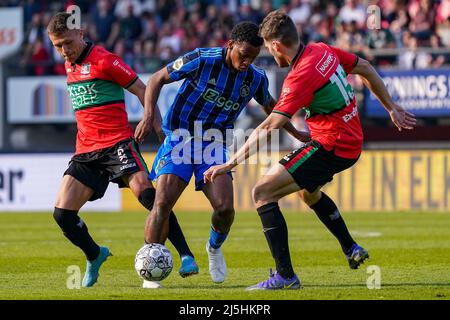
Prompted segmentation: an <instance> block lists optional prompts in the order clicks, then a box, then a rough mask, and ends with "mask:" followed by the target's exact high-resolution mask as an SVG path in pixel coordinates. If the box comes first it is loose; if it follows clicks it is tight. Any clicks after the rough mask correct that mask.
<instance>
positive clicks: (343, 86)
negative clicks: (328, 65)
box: [330, 65, 355, 106]
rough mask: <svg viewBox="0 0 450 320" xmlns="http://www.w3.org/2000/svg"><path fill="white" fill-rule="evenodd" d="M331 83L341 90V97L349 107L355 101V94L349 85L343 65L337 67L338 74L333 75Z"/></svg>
mask: <svg viewBox="0 0 450 320" xmlns="http://www.w3.org/2000/svg"><path fill="white" fill-rule="evenodd" d="M330 81H331V83H333V84H335V85H336V86H337V87H338V88H339V91H340V92H341V95H342V97H343V98H344V100H345V105H346V106H348V105H349V104H350V102H351V101H352V100H353V98H354V96H355V93H354V92H353V89H352V87H351V86H350V84H349V83H348V81H347V76H346V74H345V71H344V69H342V67H341V65H339V66H338V67H337V69H336V72H335V73H333V75H332V76H331V77H330Z"/></svg>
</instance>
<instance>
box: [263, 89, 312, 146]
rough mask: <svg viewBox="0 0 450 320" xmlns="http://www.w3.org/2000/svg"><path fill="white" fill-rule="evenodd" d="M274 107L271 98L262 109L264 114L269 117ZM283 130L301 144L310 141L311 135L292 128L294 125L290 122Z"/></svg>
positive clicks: (273, 101)
mask: <svg viewBox="0 0 450 320" xmlns="http://www.w3.org/2000/svg"><path fill="white" fill-rule="evenodd" d="M275 105H276V102H275V100H274V99H273V98H272V96H271V97H270V99H269V102H268V103H267V104H265V105H263V106H262V107H263V110H264V112H265V113H266V114H267V115H268V116H269V115H270V114H271V113H272V110H273V108H274V107H275ZM283 128H284V130H286V131H287V132H288V133H289V134H290V135H291V136H293V137H294V138H295V139H298V140H300V141H303V142H308V141H309V140H311V135H310V134H309V132H307V131H299V130H297V129H296V128H295V127H294V125H293V124H292V122H290V121H289V122H287V123H286V124H285V125H284V127H283Z"/></svg>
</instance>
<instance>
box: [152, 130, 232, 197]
mask: <svg viewBox="0 0 450 320" xmlns="http://www.w3.org/2000/svg"><path fill="white" fill-rule="evenodd" d="M228 159H229V153H228V149H227V147H226V146H225V145H224V144H223V143H222V142H215V141H204V140H200V139H199V140H195V139H193V138H192V139H189V138H187V139H186V138H185V139H184V140H183V139H181V141H180V138H179V137H176V136H174V135H168V136H167V137H166V139H165V140H164V143H163V144H162V145H161V147H160V148H159V150H158V153H157V155H156V158H155V161H154V162H153V167H152V171H151V172H150V175H149V177H150V179H151V180H157V179H158V177H159V176H161V175H163V174H174V175H176V176H178V177H179V178H181V179H182V180H184V181H185V182H186V183H189V181H190V180H191V177H192V175H194V176H195V190H196V191H200V190H202V189H203V186H204V185H205V183H204V182H203V173H204V172H205V171H206V170H208V169H209V168H210V167H212V166H215V165H218V164H223V163H225V162H227V161H228ZM228 174H229V175H230V177H232V176H231V172H229V173H228Z"/></svg>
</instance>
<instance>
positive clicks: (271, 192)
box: [205, 11, 416, 290]
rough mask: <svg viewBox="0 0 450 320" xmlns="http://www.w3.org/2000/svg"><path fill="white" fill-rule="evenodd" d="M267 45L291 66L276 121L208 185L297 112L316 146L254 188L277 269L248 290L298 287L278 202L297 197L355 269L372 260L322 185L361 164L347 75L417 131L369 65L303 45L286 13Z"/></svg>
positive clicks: (215, 171)
mask: <svg viewBox="0 0 450 320" xmlns="http://www.w3.org/2000/svg"><path fill="white" fill-rule="evenodd" d="M260 34H261V36H262V37H263V39H264V45H265V47H266V48H267V49H268V51H269V52H270V54H272V55H273V56H274V58H275V61H276V62H277V64H278V65H279V66H280V67H290V71H289V73H288V75H287V77H286V79H285V81H284V83H283V88H282V92H281V95H280V98H279V100H278V103H277V105H276V106H275V108H274V109H273V111H272V113H271V115H270V116H269V117H267V119H266V120H265V121H264V122H263V123H262V124H261V125H260V126H259V127H258V128H257V129H256V130H255V131H254V132H253V133H252V135H251V136H250V137H249V139H248V140H247V142H246V144H245V145H244V146H242V148H241V149H240V150H239V151H238V152H237V153H236V154H235V155H234V156H233V157H232V158H231V159H230V160H229V161H228V162H227V163H226V164H223V165H220V166H215V167H212V168H210V169H209V170H208V171H207V172H205V180H209V181H214V178H215V177H216V176H218V175H221V174H224V173H226V172H228V171H230V170H231V169H232V168H234V167H235V166H236V165H237V164H238V162H239V161H241V160H243V159H245V158H246V157H248V156H249V155H250V154H251V151H250V152H249V150H255V149H256V148H254V146H255V145H256V143H258V141H265V140H266V138H267V136H268V135H270V132H271V131H272V130H274V129H278V128H281V127H283V126H284V125H285V124H286V123H287V122H288V121H289V119H290V118H291V117H292V115H294V114H295V113H296V112H297V111H298V110H299V109H301V108H304V109H305V110H306V122H307V124H308V126H309V129H310V131H311V141H310V142H308V143H306V145H305V146H304V147H302V148H300V149H297V150H294V151H293V152H291V153H290V154H288V155H286V156H285V157H283V158H282V159H281V160H280V162H279V164H277V165H276V166H274V167H272V168H271V169H270V171H269V172H268V174H266V175H265V176H264V177H263V178H262V179H261V180H260V181H259V182H258V183H257V184H256V186H255V187H254V189H253V192H252V194H253V200H254V202H255V204H256V207H257V211H258V214H259V216H260V219H261V222H262V225H263V230H264V234H265V236H266V240H267V242H268V244H269V248H270V250H271V252H272V256H273V257H274V259H275V263H276V272H275V273H271V274H270V277H269V279H268V280H266V281H263V282H260V283H258V284H256V285H254V286H251V287H249V288H248V289H249V290H271V289H298V288H300V286H301V284H300V280H299V279H298V277H297V276H296V275H295V273H294V270H293V267H292V264H291V258H290V254H289V245H288V231H287V226H286V222H285V220H284V218H283V215H282V213H281V211H280V208H279V206H278V201H279V200H280V199H281V198H283V197H284V196H286V195H288V194H291V193H293V192H299V195H300V197H301V198H302V199H303V201H304V202H305V203H306V204H307V205H309V207H310V208H311V209H313V210H314V211H315V212H316V214H317V215H318V217H319V219H320V220H321V221H322V222H323V223H324V224H325V226H326V227H327V228H328V229H329V230H330V231H331V232H332V233H333V235H334V236H335V237H336V238H337V239H338V240H339V242H340V244H341V247H342V250H343V252H344V254H345V256H346V258H347V260H348V263H349V265H350V268H352V269H356V268H358V266H359V265H360V264H361V263H363V262H364V260H365V259H367V258H368V257H369V255H368V252H367V251H366V250H365V249H363V248H362V247H360V246H359V245H358V244H357V243H356V242H355V241H354V240H353V238H352V237H351V235H350V233H349V232H348V230H347V227H346V225H345V222H344V220H343V219H342V216H341V214H340V212H339V210H338V208H337V207H336V205H335V203H334V202H333V200H331V199H330V198H329V197H328V196H327V195H326V194H325V193H323V192H322V191H321V188H322V186H323V185H324V184H326V183H328V182H330V181H331V180H332V179H333V175H334V174H336V173H338V172H341V171H343V170H345V169H348V168H350V167H351V166H352V165H354V164H355V163H356V161H357V160H358V158H359V156H360V153H361V147H362V143H363V134H362V129H361V124H360V120H359V116H358V109H357V106H356V102H355V95H354V92H353V89H352V87H351V86H350V85H349V84H348V82H347V74H349V73H351V74H358V75H359V76H360V77H361V79H362V80H363V82H364V83H365V84H366V85H367V87H368V88H369V89H370V90H371V91H372V92H373V93H374V94H375V96H376V97H377V98H378V99H379V101H380V102H381V103H382V105H383V106H384V108H385V109H386V110H387V111H388V112H389V115H390V117H391V119H392V122H393V123H394V125H395V126H396V127H397V128H398V130H402V129H413V127H414V126H415V123H416V120H415V117H414V115H413V114H411V113H409V112H406V111H405V110H404V109H403V108H402V107H401V106H399V105H397V104H396V103H395V102H394V101H393V100H392V98H391V96H390V95H389V93H388V91H387V90H386V87H385V85H384V83H383V81H382V79H381V78H380V76H379V75H378V73H377V72H376V71H375V69H374V68H373V67H372V66H371V65H370V64H369V63H368V62H367V61H366V60H364V59H361V58H358V57H357V56H356V55H354V54H350V53H347V52H345V51H342V50H340V49H338V48H335V47H332V46H328V45H326V44H324V43H310V44H308V45H304V44H303V43H301V41H299V38H298V33H297V29H296V27H295V24H294V23H293V22H292V20H291V19H290V18H289V16H288V15H286V14H285V13H283V12H281V11H273V12H271V13H269V14H268V15H267V16H266V17H265V18H264V20H263V22H262V24H261V26H260Z"/></svg>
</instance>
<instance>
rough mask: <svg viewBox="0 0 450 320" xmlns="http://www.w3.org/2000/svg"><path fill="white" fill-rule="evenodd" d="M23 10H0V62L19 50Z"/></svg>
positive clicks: (21, 37)
mask: <svg viewBox="0 0 450 320" xmlns="http://www.w3.org/2000/svg"><path fill="white" fill-rule="evenodd" d="M22 13H23V9H22V8H20V7H17V8H0V60H2V59H3V58H4V57H6V56H8V55H10V54H12V53H14V52H15V51H16V50H18V49H19V47H20V45H21V44H22V41H23V29H22V26H23V21H22V20H23V14H22Z"/></svg>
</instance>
